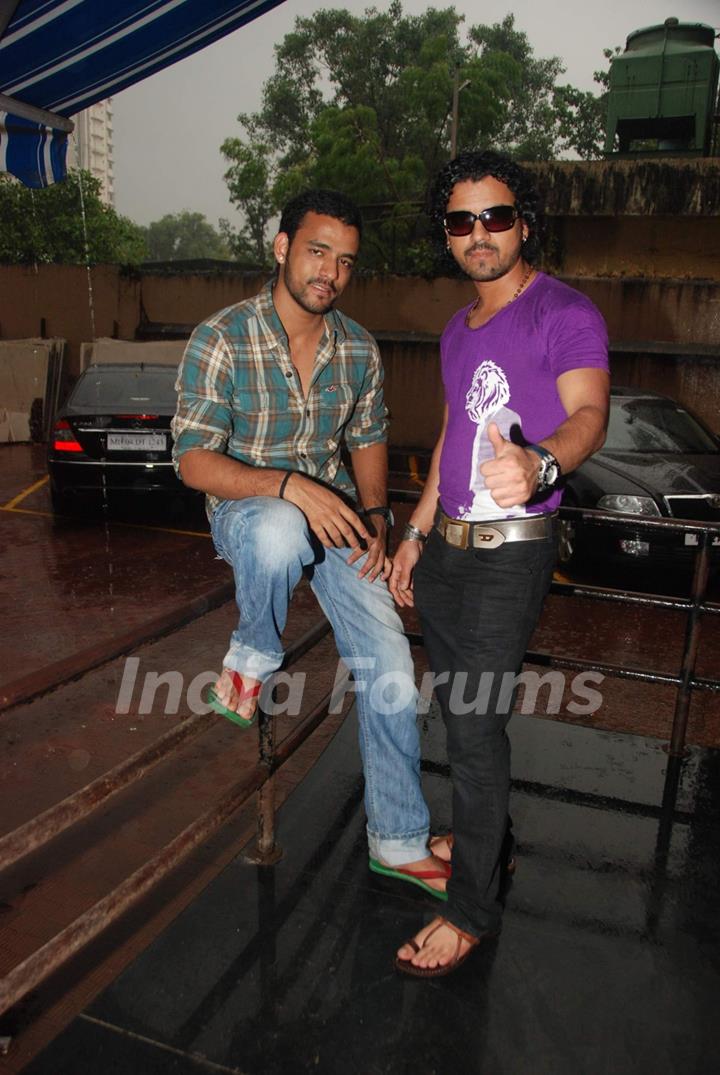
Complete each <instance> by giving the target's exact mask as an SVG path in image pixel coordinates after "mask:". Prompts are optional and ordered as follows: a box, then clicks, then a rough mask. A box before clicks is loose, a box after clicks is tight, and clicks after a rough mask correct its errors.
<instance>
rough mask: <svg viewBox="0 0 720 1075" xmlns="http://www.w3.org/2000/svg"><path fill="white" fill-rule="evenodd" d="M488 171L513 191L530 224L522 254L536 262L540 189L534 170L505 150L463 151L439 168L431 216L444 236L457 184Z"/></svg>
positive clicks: (539, 245)
mask: <svg viewBox="0 0 720 1075" xmlns="http://www.w3.org/2000/svg"><path fill="white" fill-rule="evenodd" d="M488 175H491V176H492V177H493V179H497V180H499V182H501V183H504V184H505V186H506V187H508V188H509V189H510V191H511V192H512V194H513V196H514V198H515V204H516V206H517V209H518V212H519V214H520V216H521V217H522V219H523V220H524V221H525V223H526V224H527V226H528V237H527V241H526V242H525V244H524V246H523V252H522V256H523V258H524V259H525V260H526V261H527V262H529V263H530V264H533V263H534V262H535V261H537V260H538V258H539V256H540V253H541V249H542V238H543V230H544V229H543V216H542V212H541V210H540V206H539V196H538V192H537V190H536V189H535V184H534V182H533V179H532V176H531V175H530V173H529V172H528V171H527V170H526V169H525V168H521V167H520V165H519V164H516V162H515V161H514V160H512V158H511V157H508V156H506V154H504V153H496V152H494V150H491V149H486V150H479V149H475V150H468V151H467V152H465V153H460V154H459V155H458V156H457V157H456V158H455V160H451V161H448V163H447V164H446V165H445V166H444V168H441V169H440V171H439V172H438V174H437V176H436V178H435V182H434V184H433V187H432V190H431V192H430V217H431V219H432V221H433V223H434V224H435V225H436V226H437V229H438V231H439V232H441V233H442V238H443V240H444V237H445V235H444V227H443V222H444V220H445V212H446V209H447V203H448V201H449V200H450V195H451V194H452V190H453V187H454V186H455V184H456V183H462V182H463V181H464V180H466V179H470V180H472V181H473V182H477V181H479V180H480V179H485V177H486V176H488Z"/></svg>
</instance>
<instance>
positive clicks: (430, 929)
mask: <svg viewBox="0 0 720 1075" xmlns="http://www.w3.org/2000/svg"><path fill="white" fill-rule="evenodd" d="M415 943H416V944H417V946H418V948H419V951H418V952H416V951H415V950H414V948H413V947H412V945H410V944H404V945H403V946H402V947H401V948H399V949H398V953H397V954H398V959H401V960H404V961H405V962H410V963H412V964H413V965H414V966H416V967H430V968H433V967H446V966H447V965H448V963H454V962H459V961H460V960H461V959H463V958H464V956H466V955H467V953H468V952H469V951H470V949H471V948H473V947H474V945H472V944H471V943H470V941H466V940H465V939H464V938H463V937H461V936H460V935H459V934H458V933H456V932H455V930H454V929H452V928H451V927H450V926H449V925H448V924H447V923H446V921H445V919H444V918H441V917H438V918H433V920H432V922H431V923H430V924H429V925H428V926H425V928H424V929H421V930H420V932H419V933H417V934H416V935H415Z"/></svg>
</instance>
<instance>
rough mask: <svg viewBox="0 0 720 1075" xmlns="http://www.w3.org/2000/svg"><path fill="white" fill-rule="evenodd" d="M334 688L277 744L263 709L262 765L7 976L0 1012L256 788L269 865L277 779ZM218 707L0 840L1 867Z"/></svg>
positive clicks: (318, 634) (307, 645) (178, 741)
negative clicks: (274, 778)
mask: <svg viewBox="0 0 720 1075" xmlns="http://www.w3.org/2000/svg"><path fill="white" fill-rule="evenodd" d="M329 631H330V624H329V623H328V621H327V620H326V619H325V618H324V617H323V618H322V619H321V620H319V621H318V622H317V623H316V624H315V625H314V626H313V627H312V628H311V629H310V630H309V631H307V632H306V634H305V635H303V636H302V638H300V639H299V640H298V641H297V642H295V643H294V644H293V645H292V646H290V647H289V649H288V651H287V653H286V656H285V660H284V662H283V665H282V668H283V669H287V668H289V667H290V666H291V665H293V664H295V662H296V661H298V660H299V659H300V658H301V657H302V656H303V655H304V654H306V653H307V652H308V650H310V649H312V647H313V646H315V645H317V643H318V642H320V641H321V640H322V639H323V638H325V636H326V635H327V634H328V633H329ZM332 696H333V695H332V691H330V692H328V694H327V695H326V696H325V697H324V698H323V699H321V701H320V702H318V704H317V705H316V706H315V707H314V708H313V709H312V710H311V712H310V713H308V714H307V715H306V716H305V717H304V718H303V719H302V720H301V721H300V722H299V724H297V725H296V727H295V728H294V729H293V731H292V732H291V733H290V734H288V735H287V736H285V738H284V739H282V740H281V741H280V742H279V743H277V744H276V743H275V718H274V716H270V715H268V714H267V713H266V712H265V711H264V710H263V709H262V707H259V714H258V722H259V737H260V751H259V758H258V763H257V765H255V767H254V768H253V769H251V770H250V772H249V773H246V774H245V776H244V778H243V779H242V780H241V781H239V782H238V783H237V784H234V785H233V786H232V787H231V788H230V789H229V790H228V791H226V792H225V793H224V795H222V796H221V798H220V799H219V800H218V802H217V803H215V805H214V806H213V807H212V808H211V809H210V810H208V811H206V812H205V813H204V814H202V815H201V817H199V818H197V819H196V820H195V821H194V822H193V823H192V824H191V825H188V826H187V828H185V829H184V830H183V831H182V832H181V833H179V835H178V836H176V837H175V838H174V839H173V840H172V841H171V842H170V843H169V844H168V845H167V846H166V847H164V848H163V850H162V851H161V852H159V853H158V854H157V855H155V856H154V857H153V858H152V859H150V860H149V861H148V862H146V863H145V864H144V865H143V866H141V867H140V868H139V869H138V870H136V871H135V872H134V873H133V874H131V876H130V877H128V878H127V879H126V880H125V881H123V882H122V883H121V884H120V885H119V886H118V887H117V888H116V889H114V890H113V891H112V892H110V893H109V894H108V895H107V896H105V897H104V898H103V899H101V900H100V901H99V902H98V903H96V904H94V905H93V906H92V907H90V908H89V909H88V910H87V911H85V912H84V913H83V914H81V915H80V916H79V917H78V918H76V919H75V920H74V921H73V922H71V923H70V924H69V925H68V926H66V927H65V928H64V929H63V930H61V931H60V933H58V934H56V935H55V936H54V937H53V938H52V939H51V940H49V941H48V942H47V943H46V944H44V945H43V946H42V947H41V948H39V949H38V950H37V951H36V952H33V953H32V955H30V956H28V957H27V959H25V960H23V961H22V962H21V963H19V964H18V965H17V966H15V967H13V969H12V970H11V971H10V972H9V973H8V974H7V975H6V976H5V977H4V978H3V979H1V980H0V1014H2V1013H3V1012H5V1011H7V1010H8V1009H9V1008H11V1007H12V1006H13V1005H14V1004H15V1003H17V1001H19V1000H20V999H21V998H22V997H23V996H25V994H26V993H28V992H29V991H30V990H31V989H33V988H34V987H35V986H37V985H38V984H39V983H40V982H42V981H44V979H46V978H48V977H49V976H50V975H51V974H52V973H53V972H54V971H55V970H57V969H58V968H59V967H60V966H62V965H63V964H64V963H66V962H67V961H68V960H69V959H70V958H71V957H72V956H73V955H74V954H75V953H76V952H78V951H79V950H80V949H81V948H83V947H84V946H85V945H87V944H88V943H89V942H90V941H92V940H93V939H94V938H95V937H97V936H98V934H100V933H101V932H102V931H103V930H105V929H107V927H108V926H110V925H111V924H112V923H113V922H115V921H116V920H117V919H118V918H120V917H121V915H123V914H125V912H126V911H128V910H129V909H130V908H131V907H133V906H134V905H135V904H137V903H138V902H139V901H140V900H141V899H142V898H143V897H144V896H145V895H147V894H148V893H149V892H150V891H151V889H153V888H154V887H155V886H156V885H158V884H159V883H160V882H161V881H162V880H163V879H164V878H165V877H166V876H167V874H168V873H170V872H171V870H173V869H175V867H176V866H178V865H179V863H181V862H182V861H183V860H184V859H185V858H187V856H188V855H189V854H190V853H191V852H192V851H193V850H194V849H195V848H196V847H198V846H199V845H200V844H201V843H203V842H204V841H205V840H207V839H208V837H210V836H211V835H212V834H213V833H214V832H216V831H217V830H218V829H220V827H221V826H222V825H223V824H224V823H225V822H226V821H227V820H228V818H229V817H230V816H231V815H232V814H233V813H235V811H236V810H238V809H239V808H240V807H241V806H243V805H244V803H246V802H247V800H248V799H249V798H250V796H251V795H253V794H254V793H255V792H259V795H258V812H257V840H256V846H255V851H254V853H252V855H251V856H249V857H251V859H252V861H254V862H257V863H262V864H270V863H272V862H275V861H277V859H278V858H279V852H278V851H277V849H276V846H275V793H274V786H273V782H272V780H271V777H272V776H273V774H274V773H276V772H277V770H278V769H280V768H281V766H283V765H284V764H285V762H287V761H288V760H289V759H290V758H291V757H292V756H293V754H294V753H295V751H296V750H298V748H299V747H301V746H302V744H303V743H304V742H305V740H306V739H307V738H308V737H309V736H310V735H311V734H312V733H313V732H314V731H315V729H316V728H317V727H318V726H319V725H320V724H321V723H322V722H323V721H324V720H325V718H326V717H327V716H328V712H329V708H330V703H331V701H332ZM218 720H219V718H218V717H217V715H216V714H215V713H208V714H202V715H199V716H197V715H196V716H193V717H189V718H188V719H187V720H184V721H182V722H181V723H180V724H178V725H177V726H176V727H175V728H173V729H171V731H169V732H168V733H166V734H165V735H163V736H161V737H160V739H158V740H156V741H155V742H154V743H152V744H150V746H149V747H147V748H145V749H144V750H141V751H139V752H138V753H137V754H134V755H133V756H132V757H131V758H128V759H126V760H125V761H124V762H121V763H120V765H117V766H116V767H115V768H114V769H111V770H110V771H109V772H108V773H105V774H104V775H103V776H101V777H98V778H97V779H96V780H94V781H92V783H90V784H88V785H87V786H86V787H84V788H81V789H80V790H79V791H77V792H75V793H74V794H73V795H71V796H69V797H68V798H66V799H64V800H63V801H62V802H60V803H58V804H56V805H55V806H53V807H51V808H50V809H48V810H46V811H44V812H43V813H42V814H40V815H39V816H38V817H37V818H34V819H33V820H31V821H29V822H27V824H25V825H22V826H20V828H18V829H16V830H15V831H13V832H11V833H8V834H7V835H6V836H5V837H3V838H2V840H0V869H4V868H7V867H8V866H10V865H12V864H13V863H15V862H17V861H19V860H20V859H21V858H24V857H25V856H26V855H28V854H30V853H31V852H32V851H36V850H38V849H39V848H41V847H43V846H44V845H45V844H47V843H48V842H49V841H50V840H52V839H54V837H56V836H57V835H59V834H60V833H61V832H63V831H65V830H66V829H67V828H69V827H70V826H71V825H74V824H76V823H77V822H78V821H80V820H83V819H84V818H87V817H88V816H89V815H90V814H91V813H93V811H95V810H96V809H97V808H98V807H99V806H100V805H101V804H103V803H106V802H107V801H108V800H109V799H110V798H111V797H112V796H113V795H116V794H117V793H118V792H119V791H121V790H122V789H123V788H126V787H128V786H130V785H131V784H133V783H135V782H136V781H138V780H140V778H141V777H143V776H145V775H146V774H147V773H148V772H150V770H151V769H153V768H154V767H155V766H156V765H158V764H159V763H160V762H161V761H164V760H166V759H167V758H168V757H170V756H171V755H172V754H173V753H174V752H176V751H177V750H179V748H180V747H181V746H184V745H185V744H187V743H188V742H189V741H190V740H191V739H193V738H194V737H195V736H197V735H199V734H200V733H201V732H203V731H205V730H206V729H207V728H208V727H209V726H210V724H212V723H213V722H215V721H218Z"/></svg>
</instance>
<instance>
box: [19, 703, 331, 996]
mask: <svg viewBox="0 0 720 1075" xmlns="http://www.w3.org/2000/svg"><path fill="white" fill-rule="evenodd" d="M331 698H332V693H329V694H328V695H327V696H326V697H325V698H324V699H323V700H322V701H321V702H319V703H318V705H317V706H316V707H315V709H313V710H312V711H311V712H310V713H309V714H308V715H307V717H305V719H304V720H303V721H302V722H301V723H300V724H299V725H298V726H297V727H296V729H295V730H294V731H293V732H292V733H291V734H290V735H288V736H286V737H285V739H283V741H282V742H281V743H280V745H279V747H278V749H277V751H276V754H275V758H274V761H273V763H272V772H276V771H277V770H278V769H279V768H280V767H281V766H282V765H284V763H285V762H286V761H287V760H288V759H289V758H290V757H292V755H293V754H294V753H295V751H296V750H297V749H298V747H299V746H301V745H302V743H304V742H305V740H306V739H307V738H308V736H309V735H311V734H312V732H313V731H314V730H315V728H317V726H318V725H319V724H321V723H322V721H323V720H324V719H325V717H326V716H327V713H328V708H329V705H330V701H331ZM269 777H270V769H269V767H268V766H265V765H262V764H260V763H259V762H258V764H257V765H256V766H255V768H254V769H252V770H251V771H250V773H248V774H247V775H246V776H245V779H244V780H242V781H240V782H239V783H237V784H235V785H234V786H233V787H232V788H231V789H230V791H228V792H226V794H225V795H223V796H222V798H221V799H220V801H219V802H218V803H217V804H216V805H215V806H214V807H213V808H212V809H210V810H208V811H206V812H205V813H204V814H203V815H202V816H201V817H200V818H198V819H197V820H196V821H194V822H193V823H192V825H189V826H188V827H187V828H186V829H184V830H183V831H182V832H181V833H180V834H179V835H178V836H176V837H175V839H174V840H172V841H171V842H170V843H169V844H168V845H167V846H166V847H165V848H164V849H163V850H162V851H161V852H160V853H159V854H157V855H155V856H154V858H152V859H151V860H150V861H149V862H146V863H145V865H144V866H141V867H140V869H139V870H136V871H135V873H133V874H132V875H131V876H130V877H128V878H127V879H126V880H125V881H123V882H122V884H121V885H119V886H118V887H117V888H116V889H114V890H113V891H112V892H111V893H109V894H108V895H107V896H105V897H104V898H103V899H102V900H100V901H99V902H98V903H96V904H95V905H94V906H93V907H91V908H90V909H89V910H87V911H85V913H84V914H82V915H80V916H79V917H78V918H76V919H75V921H74V922H71V923H70V925H69V926H66V927H65V929H63V930H61V932H60V933H58V934H57V935H56V936H55V937H53V938H52V939H51V940H50V941H48V942H47V944H44V945H43V946H42V948H40V949H38V951H37V952H33V954H32V955H30V956H28V958H27V959H25V960H23V962H22V963H19V964H18V965H17V966H16V967H13V969H12V970H11V971H10V972H9V973H8V974H7V975H6V976H5V977H4V978H3V979H2V980H1V981H0V1014H2V1012H5V1011H7V1010H8V1008H11V1007H12V1006H13V1004H15V1003H17V1001H18V1000H20V998H21V997H23V996H24V995H25V994H26V993H27V992H29V990H31V989H33V988H34V987H35V986H36V985H38V984H39V983H40V982H42V981H44V979H45V978H48V977H49V976H50V975H51V974H52V973H53V972H54V971H56V970H57V969H58V967H60V966H62V964H63V963H65V962H66V961H67V960H68V959H70V957H71V956H73V955H74V954H75V953H76V952H78V951H79V950H80V949H81V948H83V947H84V946H85V945H86V944H89V942H90V941H92V940H93V939H94V938H95V937H97V936H98V934H99V933H101V932H102V931H103V930H104V929H106V928H107V927H108V926H109V925H111V924H112V923H113V922H114V921H115V920H116V919H118V918H119V917H120V916H121V915H123V914H124V913H125V912H126V911H127V910H129V909H130V908H131V907H132V906H134V905H135V904H136V903H138V902H139V901H140V900H141V899H142V897H143V896H145V895H146V894H147V893H148V892H149V891H150V890H151V889H152V888H153V887H154V886H155V885H157V884H158V883H159V882H160V881H161V880H162V879H163V878H164V877H165V876H166V875H167V874H168V873H170V871H171V870H173V869H174V868H175V867H176V866H177V865H178V864H179V863H180V862H182V860H183V859H185V858H187V856H188V855H189V854H190V853H191V852H192V851H193V850H194V849H195V848H196V847H197V846H198V845H199V844H201V843H202V842H203V840H206V839H207V838H208V837H209V836H210V835H211V834H212V833H213V832H215V831H216V830H217V829H219V828H220V827H221V825H222V824H223V823H224V822H225V821H226V820H227V819H228V818H229V817H230V816H231V815H232V814H233V813H235V811H236V810H237V809H239V807H240V806H242V805H243V803H244V802H245V801H246V800H247V799H248V798H249V797H250V795H252V793H253V792H254V791H257V790H259V788H261V787H262V785H263V784H264V783H265V781H267V780H268V779H269Z"/></svg>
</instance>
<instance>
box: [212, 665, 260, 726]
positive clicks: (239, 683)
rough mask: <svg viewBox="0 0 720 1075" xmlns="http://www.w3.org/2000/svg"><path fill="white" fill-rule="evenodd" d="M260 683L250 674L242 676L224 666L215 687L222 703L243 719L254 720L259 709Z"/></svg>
mask: <svg viewBox="0 0 720 1075" xmlns="http://www.w3.org/2000/svg"><path fill="white" fill-rule="evenodd" d="M259 686H260V683H259V681H258V680H257V679H250V677H249V676H240V675H239V673H237V672H233V671H232V670H231V669H230V668H223V670H222V675H221V676H220V679H219V680H218V681H217V683H216V684H215V687H214V691H215V694H216V696H217V699H218V701H219V702H220V704H221V705H224V706H225V708H226V709H231V710H232V711H233V713H237V714H238V716H240V717H242V718H243V720H252V717H253V716H254V714H255V710H256V709H257V704H258V700H257V693H258V692H257V688H258V687H259Z"/></svg>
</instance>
